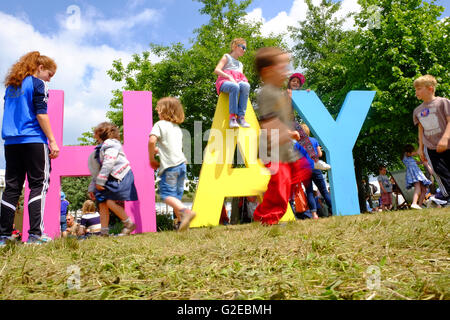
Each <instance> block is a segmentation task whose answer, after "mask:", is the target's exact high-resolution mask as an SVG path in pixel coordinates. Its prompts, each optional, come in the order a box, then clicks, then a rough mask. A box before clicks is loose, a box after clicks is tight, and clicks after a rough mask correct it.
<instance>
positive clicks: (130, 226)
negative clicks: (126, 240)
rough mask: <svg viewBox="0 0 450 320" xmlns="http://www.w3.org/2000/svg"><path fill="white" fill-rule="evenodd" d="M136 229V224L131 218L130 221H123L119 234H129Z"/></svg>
mask: <svg viewBox="0 0 450 320" xmlns="http://www.w3.org/2000/svg"><path fill="white" fill-rule="evenodd" d="M134 229H136V225H135V224H134V223H133V222H132V221H131V220H129V221H128V222H123V229H122V231H121V232H120V233H119V236H128V235H130V234H131V233H132V232H133V231H134Z"/></svg>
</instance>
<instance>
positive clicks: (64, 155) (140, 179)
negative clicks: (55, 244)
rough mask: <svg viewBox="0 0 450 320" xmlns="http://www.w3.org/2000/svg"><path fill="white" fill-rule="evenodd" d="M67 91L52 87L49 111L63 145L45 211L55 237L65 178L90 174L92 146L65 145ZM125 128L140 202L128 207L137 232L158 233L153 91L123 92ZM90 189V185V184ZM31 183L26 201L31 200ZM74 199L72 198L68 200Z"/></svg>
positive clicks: (26, 223) (54, 165) (55, 161)
mask: <svg viewBox="0 0 450 320" xmlns="http://www.w3.org/2000/svg"><path fill="white" fill-rule="evenodd" d="M63 109H64V92H63V91H60V90H51V91H50V95H49V102H48V112H49V117H50V121H51V125H52V129H53V133H54V135H55V138H56V142H57V144H58V146H59V147H60V156H59V157H58V158H56V159H53V160H52V162H51V165H52V171H51V174H50V186H49V189H48V193H47V197H46V201H45V202H44V203H45V211H44V225H45V232H46V233H47V234H48V235H49V236H51V237H52V238H53V237H55V236H57V235H58V234H59V231H60V224H59V220H60V208H61V200H60V190H61V180H60V179H61V177H65V176H66V177H77V176H89V175H90V172H89V169H88V165H87V160H88V157H89V154H90V153H91V152H92V151H93V150H94V148H93V147H92V146H88V147H82V146H63V119H64V111H63ZM123 127H124V151H125V153H126V155H127V157H128V160H129V161H130V163H131V167H132V169H133V173H134V177H135V185H136V189H137V191H138V197H139V200H138V201H130V202H126V203H125V210H126V211H127V213H128V214H131V216H132V219H133V220H134V221H135V223H136V225H137V228H136V232H138V233H141V232H149V231H150V232H155V231H156V215H155V188H154V174H153V170H152V169H151V167H150V165H149V163H148V153H147V152H148V151H147V150H148V148H147V143H148V135H149V133H150V131H151V128H152V94H151V92H145V91H143V92H130V91H125V92H124V93H123ZM86 192H87V186H86ZM28 193H29V190H28V185H27V189H26V191H25V199H24V203H25V204H26V203H28ZM68 200H69V201H70V199H68ZM25 217H28V207H27V205H24V221H23V231H24V232H23V235H24V237H23V240H24V241H26V240H27V238H28V228H29V220H28V219H27V218H25Z"/></svg>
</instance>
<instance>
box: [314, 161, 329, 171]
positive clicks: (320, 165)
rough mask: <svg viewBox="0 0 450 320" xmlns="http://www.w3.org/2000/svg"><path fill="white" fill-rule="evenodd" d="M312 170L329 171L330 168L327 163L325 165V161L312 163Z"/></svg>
mask: <svg viewBox="0 0 450 320" xmlns="http://www.w3.org/2000/svg"><path fill="white" fill-rule="evenodd" d="M314 169H319V170H330V169H331V166H330V165H329V164H328V163H326V162H325V161H322V160H319V161H317V162H314Z"/></svg>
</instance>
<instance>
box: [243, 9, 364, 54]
mask: <svg viewBox="0 0 450 320" xmlns="http://www.w3.org/2000/svg"><path fill="white" fill-rule="evenodd" d="M320 2H321V0H313V4H314V5H315V6H318V5H320ZM307 10H308V6H307V5H306V2H305V1H304V0H294V1H293V3H292V7H291V9H290V11H289V13H288V12H286V11H281V12H279V13H278V15H277V16H275V17H274V18H272V19H270V20H266V19H265V18H264V15H263V11H262V9H261V8H255V9H254V10H252V11H251V12H249V13H248V14H247V16H246V19H248V20H254V21H262V23H263V26H262V33H263V35H265V36H268V35H269V34H271V33H274V34H282V33H284V34H285V36H284V40H285V41H286V43H287V44H288V45H289V47H293V45H294V43H293V41H292V39H291V38H290V37H289V35H288V26H295V27H297V26H298V23H299V22H300V21H304V20H305V19H306V13H307ZM359 10H361V7H360V6H359V4H358V3H357V0H343V1H341V8H340V10H339V11H338V12H337V13H336V17H338V18H343V17H345V16H346V15H347V14H348V13H350V12H354V11H356V12H357V11H359ZM353 23H354V22H353V19H346V20H345V23H344V26H343V28H344V29H345V30H348V29H351V28H352V27H353Z"/></svg>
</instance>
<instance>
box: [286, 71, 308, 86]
mask: <svg viewBox="0 0 450 320" xmlns="http://www.w3.org/2000/svg"><path fill="white" fill-rule="evenodd" d="M293 78H297V79H298V80H300V85H301V86H302V85H303V84H304V83H305V80H306V79H305V76H304V75H303V74H301V73H294V74H292V75H291V76H290V77H289V81H291V80H292V79H293Z"/></svg>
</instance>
